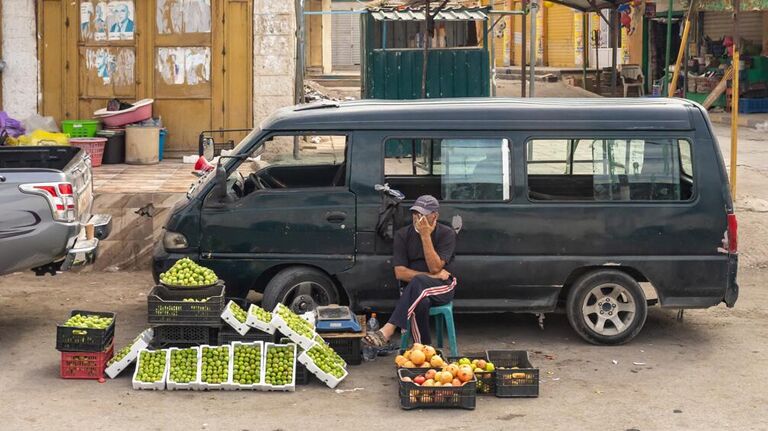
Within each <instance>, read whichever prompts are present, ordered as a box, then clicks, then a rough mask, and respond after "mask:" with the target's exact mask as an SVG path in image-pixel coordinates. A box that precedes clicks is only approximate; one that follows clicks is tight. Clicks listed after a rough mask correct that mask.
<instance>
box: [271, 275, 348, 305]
mask: <svg viewBox="0 0 768 431" xmlns="http://www.w3.org/2000/svg"><path fill="white" fill-rule="evenodd" d="M278 302H281V303H283V304H285V305H287V306H288V308H290V309H291V310H292V311H293V312H294V313H299V314H301V313H306V312H307V311H312V310H314V309H315V307H317V306H318V305H328V304H337V303H338V302H339V292H338V291H337V290H336V286H335V285H334V284H333V281H331V279H330V278H328V276H327V275H325V274H324V273H323V272H321V271H318V270H316V269H313V268H306V267H292V268H286V269H284V270H282V271H280V272H279V273H277V275H276V276H274V277H273V278H272V280H270V281H269V283H267V287H266V288H265V289H264V299H263V300H262V304H263V306H264V308H265V309H266V310H272V309H273V308H275V305H277V303H278Z"/></svg>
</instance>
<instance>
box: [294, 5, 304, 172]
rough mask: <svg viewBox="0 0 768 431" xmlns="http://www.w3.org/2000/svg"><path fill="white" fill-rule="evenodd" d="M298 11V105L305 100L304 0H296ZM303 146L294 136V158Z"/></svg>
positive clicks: (296, 94) (295, 94) (296, 91)
mask: <svg viewBox="0 0 768 431" xmlns="http://www.w3.org/2000/svg"><path fill="white" fill-rule="evenodd" d="M295 12H296V76H295V82H294V85H295V88H294V98H295V103H296V104H297V105H298V104H300V103H303V102H304V40H305V39H304V31H305V28H304V19H305V18H304V0H296V3H295ZM300 151H301V146H300V144H299V137H298V136H294V137H293V158H294V159H296V160H298V159H299V158H300V154H299V153H300Z"/></svg>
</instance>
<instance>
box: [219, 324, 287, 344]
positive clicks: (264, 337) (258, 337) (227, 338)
mask: <svg viewBox="0 0 768 431" xmlns="http://www.w3.org/2000/svg"><path fill="white" fill-rule="evenodd" d="M233 341H239V342H241V343H252V342H254V341H263V342H265V343H272V342H274V341H275V336H274V335H273V334H267V333H266V332H264V331H261V330H258V329H256V328H251V329H250V330H249V331H248V332H246V333H245V335H240V334H239V333H238V332H237V331H235V330H234V329H232V327H230V326H229V325H225V326H223V327H222V328H221V329H220V330H219V343H218V344H219V345H220V346H221V345H223V344H229V343H231V342H233Z"/></svg>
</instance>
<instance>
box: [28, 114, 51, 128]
mask: <svg viewBox="0 0 768 431" xmlns="http://www.w3.org/2000/svg"><path fill="white" fill-rule="evenodd" d="M24 127H25V128H26V129H27V130H35V131H37V130H43V131H46V132H58V131H59V126H58V125H57V124H56V120H54V119H53V117H43V116H41V115H38V114H32V115H30V116H29V117H27V118H26V119H24Z"/></svg>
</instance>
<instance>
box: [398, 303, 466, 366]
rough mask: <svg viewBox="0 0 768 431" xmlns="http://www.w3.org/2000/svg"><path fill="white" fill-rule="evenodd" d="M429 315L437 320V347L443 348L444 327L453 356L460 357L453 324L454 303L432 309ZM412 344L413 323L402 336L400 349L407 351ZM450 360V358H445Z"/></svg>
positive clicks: (409, 324) (409, 323)
mask: <svg viewBox="0 0 768 431" xmlns="http://www.w3.org/2000/svg"><path fill="white" fill-rule="evenodd" d="M429 315H430V316H431V317H434V318H435V330H436V331H437V334H436V335H437V347H443V326H445V328H446V330H447V332H448V344H449V345H450V346H451V356H453V357H457V356H459V353H458V352H459V348H458V346H457V344H456V327H455V326H454V324H453V302H449V303H447V304H445V305H438V306H436V307H430V309H429ZM410 342H411V322H410V321H409V322H408V325H407V326H406V328H405V331H403V333H402V335H400V348H401V349H403V350H405V349H407V348H408V344H410ZM443 359H448V358H443Z"/></svg>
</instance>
